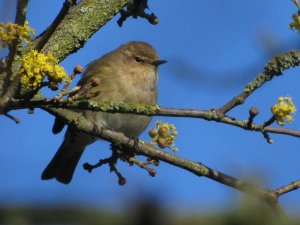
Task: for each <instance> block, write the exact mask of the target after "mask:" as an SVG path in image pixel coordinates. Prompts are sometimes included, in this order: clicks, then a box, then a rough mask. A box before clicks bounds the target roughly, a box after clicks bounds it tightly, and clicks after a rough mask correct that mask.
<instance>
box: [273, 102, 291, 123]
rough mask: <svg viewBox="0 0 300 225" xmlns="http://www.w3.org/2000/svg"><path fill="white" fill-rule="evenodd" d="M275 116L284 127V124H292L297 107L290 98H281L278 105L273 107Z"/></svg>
mask: <svg viewBox="0 0 300 225" xmlns="http://www.w3.org/2000/svg"><path fill="white" fill-rule="evenodd" d="M271 111H272V113H273V116H274V117H275V120H276V122H277V124H278V125H280V126H283V125H284V122H292V121H293V116H292V114H294V113H295V112H296V107H295V105H294V103H293V101H292V99H291V98H290V97H279V98H278V104H275V105H273V106H272V109H271Z"/></svg>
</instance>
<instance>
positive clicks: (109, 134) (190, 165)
mask: <svg viewBox="0 0 300 225" xmlns="http://www.w3.org/2000/svg"><path fill="white" fill-rule="evenodd" d="M45 110H46V111H47V112H49V113H50V114H52V115H53V116H55V117H57V118H59V119H60V120H62V121H63V122H65V123H66V124H68V125H69V126H71V127H72V128H73V129H76V130H78V131H81V132H85V133H87V134H89V135H92V136H94V137H98V138H101V139H103V140H106V141H109V142H111V143H117V144H118V145H124V146H126V147H128V148H130V149H131V150H132V151H133V152H134V153H135V154H138V155H144V156H147V157H150V158H153V159H157V160H160V161H163V162H166V163H168V164H171V165H174V166H176V167H179V168H181V169H184V170H187V171H189V172H191V173H193V174H195V175H197V176H200V177H207V178H209V179H211V180H214V181H216V182H219V183H221V184H224V185H226V186H229V187H232V188H234V189H236V190H239V191H241V192H244V193H246V194H249V195H252V196H255V197H257V198H259V199H260V200H262V201H263V202H265V203H266V204H267V205H269V206H270V207H271V208H273V209H274V210H275V211H276V212H277V213H278V214H280V215H281V217H282V220H286V216H285V214H284V212H283V211H282V209H281V208H280V206H279V205H278V203H277V201H278V198H279V197H280V196H282V195H283V194H285V193H287V191H286V192H284V191H281V192H280V193H281V194H277V192H278V190H281V189H275V190H269V189H265V188H260V187H256V186H255V185H252V184H251V183H248V182H244V181H241V180H239V179H237V178H234V177H232V176H229V175H226V174H224V173H221V172H219V171H216V170H214V169H212V168H210V167H208V166H206V165H204V164H203V163H201V162H195V161H192V160H189V159H185V158H182V157H179V156H176V155H175V154H170V153H167V152H165V151H162V150H160V149H157V148H155V147H153V146H152V145H149V144H145V143H142V142H139V143H138V145H135V142H134V140H132V139H130V138H128V137H126V136H125V135H124V134H123V133H120V132H115V131H112V130H109V129H104V128H101V129H99V128H97V127H95V126H93V125H92V124H91V123H88V122H87V121H86V119H85V118H84V116H82V115H81V114H79V113H74V112H71V113H65V112H64V111H62V110H61V109H54V108H51V109H50V108H45ZM297 185H299V184H298V183H297ZM295 189H296V188H295V187H294V189H293V190H295ZM289 190H290V191H291V190H292V189H291V188H289Z"/></svg>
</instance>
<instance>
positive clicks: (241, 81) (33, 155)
mask: <svg viewBox="0 0 300 225" xmlns="http://www.w3.org/2000/svg"><path fill="white" fill-rule="evenodd" d="M12 2H13V1H5V0H0V20H1V21H9V20H12V18H13V10H14V8H13V3H12ZM41 2H42V1H37V0H31V1H30V3H29V9H28V20H29V23H30V25H31V27H33V28H35V29H36V31H37V33H40V32H41V31H43V29H44V28H45V27H47V26H48V25H49V24H50V23H51V21H52V20H53V19H54V18H55V15H56V14H57V12H58V11H59V9H60V7H61V5H62V3H63V1H62V0H60V1H59V0H54V1H43V2H42V3H41ZM8 3H10V5H11V8H10V9H9V6H8V5H7V4H8ZM3 6H6V7H7V8H8V9H9V10H8V9H7V8H6V10H5V11H3V10H4V7H3ZM149 6H150V12H154V13H155V14H156V15H157V16H158V18H159V24H158V25H157V26H152V25H150V24H149V23H148V22H147V21H145V20H142V19H138V20H134V19H128V20H127V21H126V22H125V23H124V25H123V27H122V28H119V27H118V25H117V23H116V21H117V19H118V18H119V15H117V16H116V17H115V18H114V19H112V20H111V21H110V22H109V23H108V24H107V25H106V26H104V27H103V28H102V29H101V30H100V31H98V32H97V33H96V34H95V35H94V36H93V37H92V38H91V39H90V40H89V42H88V43H87V44H86V45H85V47H84V48H83V49H81V50H79V51H78V52H77V53H75V54H73V55H71V56H70V57H68V58H67V59H65V60H64V61H63V62H62V63H61V65H63V66H64V67H65V68H66V70H67V71H68V72H69V73H70V72H71V71H72V68H73V66H74V65H77V64H81V65H86V64H88V63H89V62H90V61H92V60H94V59H96V58H98V57H100V56H101V55H103V54H105V53H107V52H108V51H111V50H112V49H114V48H116V47H118V46H119V45H120V44H123V43H126V42H128V41H131V40H141V41H146V42H149V43H150V44H151V45H153V46H154V47H155V48H156V50H157V52H158V53H159V55H160V57H161V58H162V59H166V60H168V63H167V64H165V65H163V66H161V68H160V70H159V72H160V78H159V99H158V103H159V104H160V105H161V106H164V107H174V108H195V109H210V108H213V107H219V106H221V105H222V104H223V103H225V102H226V101H227V100H229V99H231V98H232V97H233V96H234V95H236V94H238V93H240V92H241V91H242V89H243V88H244V86H245V85H246V84H247V82H249V81H251V79H252V78H253V77H254V76H256V75H257V74H258V73H259V72H260V71H262V69H263V67H264V65H265V64H266V62H267V61H268V59H269V58H270V57H271V56H272V55H273V54H274V51H275V50H276V51H277V50H279V51H287V50H291V49H295V48H297V47H299V45H298V42H297V38H299V35H298V34H297V33H296V32H293V31H291V30H289V29H288V24H289V22H291V16H292V14H293V13H295V12H296V8H295V7H294V5H293V4H292V2H291V1H282V0H274V1H272V2H271V3H270V1H267V0H252V1H250V0H244V1H234V0H228V1H207V0H204V1H199V0H190V1H187V3H185V4H183V2H182V1H179V0H173V1H155V0H150V1H149ZM49 9H51V10H49ZM1 10H2V11H1ZM2 54H3V53H2ZM299 82H300V77H299V69H298V68H296V69H292V70H289V71H287V72H285V73H284V76H281V77H278V78H275V79H274V80H273V81H272V82H269V83H267V84H266V85H265V86H263V88H261V89H259V90H258V91H256V92H255V93H254V94H253V95H252V96H251V97H249V98H248V99H247V101H246V103H245V104H244V105H242V106H240V107H238V108H236V109H234V110H233V111H232V112H230V115H231V116H234V117H237V118H239V119H247V117H248V110H249V108H250V107H252V106H258V107H259V109H260V114H259V115H258V117H257V119H256V122H260V123H261V122H263V121H265V120H267V119H268V118H269V117H270V108H271V106H272V104H274V103H275V102H276V101H277V98H278V97H279V96H286V95H289V96H291V97H292V98H293V100H294V102H295V104H296V105H297V106H300V97H299V96H300V95H299ZM46 94H47V95H53V93H49V92H46ZM12 114H13V115H14V116H16V117H19V118H21V119H22V123H21V124H19V125H16V124H14V123H13V122H12V121H10V120H8V119H7V118H5V117H0V124H1V126H0V134H1V139H0V140H1V150H0V176H1V178H2V179H1V180H2V182H1V185H0V202H4V203H9V204H13V203H51V204H55V203H61V202H66V203H71V202H73V203H76V204H84V205H97V206H99V207H111V208H114V209H115V208H122V207H124V206H125V207H126V204H128V201H131V199H134V198H136V196H139V195H151V196H156V197H157V198H158V199H161V200H163V202H164V203H165V205H166V206H167V207H172V208H175V209H182V208H184V209H188V210H190V209H193V210H195V209H196V210H197V209H199V208H200V209H211V208H213V209H216V208H217V209H225V208H227V207H228V206H234V205H235V204H236V203H237V202H238V201H239V199H240V196H242V195H240V194H239V193H238V192H237V191H235V190H233V189H231V188H228V187H225V186H223V185H220V184H218V183H216V182H214V181H211V180H208V179H206V178H199V177H196V176H194V175H192V174H189V173H188V172H186V171H183V170H181V169H179V168H175V167H173V166H170V165H167V164H164V163H161V165H160V166H159V167H158V168H157V176H156V177H155V178H152V177H149V176H148V175H147V173H146V172H145V171H143V170H141V169H139V168H137V167H129V166H128V165H126V164H124V163H120V164H119V169H120V170H121V171H122V173H123V175H124V176H125V177H126V178H127V181H128V182H127V184H126V185H125V186H123V187H120V186H118V184H117V178H116V177H115V175H113V174H110V173H109V169H108V168H107V167H103V168H100V169H98V170H96V171H94V172H93V173H92V174H88V173H87V172H86V171H84V170H83V169H82V168H81V167H78V168H77V170H76V173H75V176H74V177H73V181H72V183H71V184H70V185H68V186H65V185H62V184H60V183H58V182H56V181H54V180H53V181H41V180H40V174H41V172H42V171H43V169H44V167H45V166H46V165H47V163H48V162H49V161H50V159H51V158H52V156H53V155H54V153H55V151H56V150H57V148H58V147H59V145H60V143H61V141H62V139H63V133H61V134H59V135H53V134H52V133H51V128H52V123H53V118H52V117H51V116H50V115H48V114H47V113H45V112H43V111H41V110H36V112H35V114H33V115H28V114H27V113H26V111H25V110H22V111H15V112H12ZM157 119H162V120H164V121H168V122H170V123H174V124H175V125H176V127H177V129H178V131H179V133H180V135H179V136H178V138H177V140H176V144H177V147H178V148H179V149H180V151H179V152H178V153H177V154H178V155H179V156H182V157H185V158H189V159H192V160H194V161H199V162H202V163H204V164H205V165H207V166H209V167H212V168H214V169H217V170H219V171H222V172H224V173H227V174H229V175H232V176H235V177H238V178H242V179H250V180H253V179H255V180H259V182H260V183H261V184H262V185H265V186H266V187H269V188H277V187H279V186H281V185H284V184H287V183H289V182H290V181H292V180H295V179H298V178H299V171H300V165H299V155H300V153H299V140H298V139H297V138H293V137H288V136H282V135H275V134H274V135H273V134H271V137H272V139H273V140H274V144H272V145H270V144H267V143H266V141H265V140H264V139H263V137H262V135H261V134H259V133H254V132H249V131H244V130H241V129H239V128H235V127H230V126H228V125H224V124H218V123H215V122H207V121H203V120H199V119H187V118H157V117H156V118H154V119H153V121H156V120H157ZM299 121H300V119H299V113H297V114H296V116H295V121H294V122H293V123H292V124H288V125H287V128H291V129H298V130H299V125H300V122H299ZM153 123H154V122H152V123H151V125H150V127H151V126H153ZM275 126H276V125H275ZM141 139H143V140H146V141H147V140H149V138H148V137H147V134H146V132H145V134H144V135H142V136H141ZM109 153H110V152H109V151H108V143H105V142H97V143H95V144H93V145H91V146H89V147H88V148H87V151H86V152H85V154H84V156H83V157H82V159H81V161H80V164H83V163H84V162H90V163H93V162H97V161H98V159H99V158H103V157H105V156H108V155H109ZM299 198H300V191H298V192H297V191H295V192H292V193H290V194H287V195H285V196H284V197H282V198H281V199H280V202H281V203H282V205H283V206H284V208H286V209H287V210H294V211H297V210H298V211H299V209H300V202H299Z"/></svg>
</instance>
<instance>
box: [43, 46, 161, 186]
mask: <svg viewBox="0 0 300 225" xmlns="http://www.w3.org/2000/svg"><path fill="white" fill-rule="evenodd" d="M163 63H166V61H165V60H160V59H159V57H158V55H157V53H156V51H155V50H154V48H153V47H152V46H151V45H149V44H147V43H145V42H138V41H132V42H129V43H127V44H124V45H122V46H120V47H119V48H117V49H116V50H114V51H112V52H110V53H108V54H106V55H104V56H102V57H101V58H99V59H97V60H95V61H93V62H91V63H90V64H88V66H87V68H86V70H85V72H84V74H83V76H82V78H81V79H80V81H79V83H78V85H79V86H80V87H81V88H80V89H79V91H78V92H77V94H76V95H79V96H87V97H88V98H89V99H90V100H93V101H96V102H100V103H101V102H111V101H114V102H128V103H137V104H146V105H155V104H156V101H157V79H158V72H157V68H158V66H159V65H161V64H163ZM77 111H78V110H77ZM81 112H82V113H83V116H84V117H85V118H86V119H87V121H89V122H90V123H91V124H92V125H93V126H95V127H97V128H98V129H99V128H100V129H101V127H104V128H108V129H112V130H115V131H118V132H123V133H124V134H125V135H126V136H128V137H136V138H137V137H138V136H139V135H140V134H141V133H142V132H143V131H144V130H145V129H146V127H147V125H148V124H149V122H150V120H151V117H148V116H143V115H134V114H124V113H106V112H95V111H88V110H85V111H84V110H82V111H81ZM64 125H65V124H64V123H63V122H62V121H60V120H59V119H56V120H55V123H54V125H53V129H52V131H53V133H55V134H56V133H59V132H60V131H61V130H62V129H63V127H64ZM96 140H97V139H96V138H95V137H92V136H90V135H88V134H85V133H83V132H78V131H75V130H72V128H71V127H69V128H68V129H67V131H66V134H65V137H64V141H63V143H62V144H61V146H60V148H59V149H58V151H57V152H56V154H55V156H54V157H53V159H52V160H51V162H50V163H49V164H48V166H47V167H46V169H45V170H44V172H43V173H42V179H43V180H48V179H52V178H56V180H58V181H59V182H62V183H64V184H68V183H70V182H71V180H72V177H73V174H74V171H75V168H76V166H77V164H78V162H79V159H80V157H81V155H82V153H83V151H84V149H85V148H86V146H87V145H89V144H91V143H93V142H94V141H96Z"/></svg>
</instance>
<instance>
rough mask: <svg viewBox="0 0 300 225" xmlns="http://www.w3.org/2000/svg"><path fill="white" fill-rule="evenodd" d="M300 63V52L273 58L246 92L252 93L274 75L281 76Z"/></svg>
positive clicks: (248, 86) (291, 52)
mask: <svg viewBox="0 0 300 225" xmlns="http://www.w3.org/2000/svg"><path fill="white" fill-rule="evenodd" d="M299 65H300V52H299V51H290V52H288V53H286V54H280V55H278V56H276V57H274V58H272V59H271V60H270V61H269V62H268V64H267V65H266V66H265V68H264V71H263V72H262V73H260V74H259V75H258V76H257V77H256V78H255V79H254V80H253V81H251V82H250V83H249V84H248V85H247V86H246V88H245V89H244V92H246V93H252V92H253V91H255V90H256V89H257V88H259V87H261V86H262V85H263V84H264V83H265V82H266V81H269V80H272V79H273V77H274V76H281V75H282V72H283V71H284V70H287V69H289V68H291V67H295V66H299Z"/></svg>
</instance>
